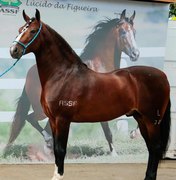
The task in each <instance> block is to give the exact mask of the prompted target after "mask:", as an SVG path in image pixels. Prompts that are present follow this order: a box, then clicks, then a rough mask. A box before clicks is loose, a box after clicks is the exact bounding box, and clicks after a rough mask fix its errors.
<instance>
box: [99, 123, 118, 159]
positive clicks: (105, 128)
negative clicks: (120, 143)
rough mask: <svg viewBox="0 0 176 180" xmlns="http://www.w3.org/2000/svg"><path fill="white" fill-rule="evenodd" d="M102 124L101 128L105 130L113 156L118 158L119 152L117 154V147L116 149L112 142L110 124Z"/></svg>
mask: <svg viewBox="0 0 176 180" xmlns="http://www.w3.org/2000/svg"><path fill="white" fill-rule="evenodd" d="M100 124H101V127H102V129H103V132H104V135H105V137H106V140H107V141H108V145H109V148H110V151H111V155H112V156H117V152H116V150H115V147H114V145H113V142H112V133H111V130H110V128H109V124H108V122H101V123H100Z"/></svg>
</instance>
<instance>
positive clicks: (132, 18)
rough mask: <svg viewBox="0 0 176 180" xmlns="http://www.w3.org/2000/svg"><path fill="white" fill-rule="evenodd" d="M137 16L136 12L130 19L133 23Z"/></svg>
mask: <svg viewBox="0 0 176 180" xmlns="http://www.w3.org/2000/svg"><path fill="white" fill-rule="evenodd" d="M135 16H136V11H134V13H133V15H132V16H131V17H130V20H131V21H132V22H133V20H134V18H135Z"/></svg>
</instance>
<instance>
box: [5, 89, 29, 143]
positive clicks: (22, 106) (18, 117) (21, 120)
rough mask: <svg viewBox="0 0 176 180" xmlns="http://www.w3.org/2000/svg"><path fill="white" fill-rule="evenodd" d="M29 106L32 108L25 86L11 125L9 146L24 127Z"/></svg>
mask: <svg viewBox="0 0 176 180" xmlns="http://www.w3.org/2000/svg"><path fill="white" fill-rule="evenodd" d="M29 108H30V102H29V99H28V97H27V94H26V90H25V87H24V88H23V92H22V95H21V96H20V98H19V100H18V102H17V108H16V113H15V115H14V118H13V122H12V125H11V131H10V137H9V140H8V144H7V146H8V145H10V144H12V143H13V142H14V141H15V139H16V138H17V136H18V135H19V133H20V132H21V130H22V128H23V127H24V125H25V120H26V117H27V115H28V112H29Z"/></svg>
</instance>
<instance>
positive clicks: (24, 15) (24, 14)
mask: <svg viewBox="0 0 176 180" xmlns="http://www.w3.org/2000/svg"><path fill="white" fill-rule="evenodd" d="M23 18H24V20H25V21H26V22H27V21H29V20H30V17H29V16H28V15H26V13H25V11H24V10H23Z"/></svg>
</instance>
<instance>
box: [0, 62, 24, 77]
mask: <svg viewBox="0 0 176 180" xmlns="http://www.w3.org/2000/svg"><path fill="white" fill-rule="evenodd" d="M19 60H20V59H17V60H16V61H15V63H14V64H13V65H12V66H11V67H9V68H8V69H7V70H5V71H4V72H3V73H2V74H0V77H2V76H4V74H6V73H7V72H9V71H10V70H11V69H12V68H13V67H14V66H15V65H16V63H17V62H18V61H19Z"/></svg>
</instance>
